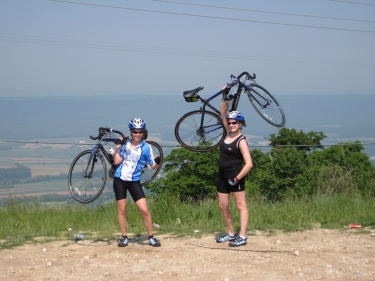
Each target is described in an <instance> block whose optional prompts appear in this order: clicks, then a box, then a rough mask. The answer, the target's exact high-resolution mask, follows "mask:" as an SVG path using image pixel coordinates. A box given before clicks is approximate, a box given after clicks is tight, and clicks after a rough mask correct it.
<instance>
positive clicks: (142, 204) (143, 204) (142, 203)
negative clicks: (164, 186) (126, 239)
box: [135, 198, 154, 236]
mask: <svg viewBox="0 0 375 281" xmlns="http://www.w3.org/2000/svg"><path fill="white" fill-rule="evenodd" d="M135 204H136V205H137V207H138V210H139V212H140V213H141V215H142V218H143V223H144V225H145V227H146V231H147V234H148V236H151V235H153V234H154V231H153V229H152V218H151V214H150V211H149V210H148V206H147V201H146V198H142V199H139V200H138V201H137V202H135Z"/></svg>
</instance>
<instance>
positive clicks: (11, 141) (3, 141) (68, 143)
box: [0, 140, 375, 148]
mask: <svg viewBox="0 0 375 281" xmlns="http://www.w3.org/2000/svg"><path fill="white" fill-rule="evenodd" d="M0 143H30V144H42V145H46V144H49V145H53V144H67V145H78V146H80V145H85V146H87V145H90V146H94V145H96V143H77V142H45V141H24V140H0ZM356 144H361V145H363V146H366V145H375V143H373V142H370V143H358V142H345V143H344V142H343V143H336V144H298V145H297V144H291V145H276V147H318V146H319V147H321V146H323V147H324V146H349V145H356ZM159 145H160V146H161V147H179V148H181V147H182V146H181V145H177V144H176V145H161V144H159ZM249 146H250V147H262V148H266V147H273V146H271V145H249Z"/></svg>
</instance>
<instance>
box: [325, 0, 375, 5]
mask: <svg viewBox="0 0 375 281" xmlns="http://www.w3.org/2000/svg"><path fill="white" fill-rule="evenodd" d="M328 1H332V2H341V3H347V4H357V5H368V6H375V4H371V3H363V2H354V1H344V0H328Z"/></svg>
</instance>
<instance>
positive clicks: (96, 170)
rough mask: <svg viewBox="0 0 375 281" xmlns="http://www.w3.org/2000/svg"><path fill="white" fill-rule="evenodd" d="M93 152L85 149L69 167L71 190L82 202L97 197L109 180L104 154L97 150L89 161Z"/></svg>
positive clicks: (76, 198) (88, 201)
mask: <svg viewBox="0 0 375 281" xmlns="http://www.w3.org/2000/svg"><path fill="white" fill-rule="evenodd" d="M91 153H92V151H91V150H85V151H83V152H81V153H80V154H78V155H77V157H76V158H75V159H74V160H73V162H72V165H71V166H70V169H69V174H68V184H69V191H70V194H71V195H72V196H73V198H74V199H75V200H77V201H78V202H80V203H90V202H93V201H94V200H95V199H97V198H98V197H99V196H100V194H101V193H102V192H103V190H104V187H105V185H106V181H107V165H106V163H105V160H104V158H103V156H102V155H101V154H100V153H99V152H96V153H95V154H94V155H93V157H92V159H91V162H90V163H89V161H90V157H91Z"/></svg>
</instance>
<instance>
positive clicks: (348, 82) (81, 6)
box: [0, 0, 375, 97]
mask: <svg viewBox="0 0 375 281" xmlns="http://www.w3.org/2000/svg"><path fill="white" fill-rule="evenodd" d="M374 50H375V1H373V0H352V1H339V0H309V1H308V0H262V1H260V0H258V1H252V0H230V1H229V0H227V1H225V0H194V1H190V0H175V1H152V0H133V1H131V0H129V1H127V0H77V1H73V0H72V1H70V0H69V1H68V0H67V1H65V0H59V1H57V0H56V1H51V0H0V65H1V67H0V97H5V96H60V95H71V96H92V95H120V94H147V95H150V94H151V95H180V94H181V93H182V92H183V91H184V90H190V89H193V88H195V87H198V86H204V87H205V90H204V91H203V92H202V95H203V96H209V95H210V94H214V93H216V92H217V91H219V90H220V89H221V87H222V86H223V85H224V84H225V83H226V82H228V81H229V76H230V74H235V75H238V74H239V73H241V72H242V71H248V72H250V73H254V72H255V73H256V74H257V82H258V83H259V84H261V85H262V86H264V87H265V88H267V89H268V90H269V91H270V92H271V93H273V94H274V95H275V96H277V95H279V94H374V89H375V82H374V81H375V79H374V73H375V51H374Z"/></svg>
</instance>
